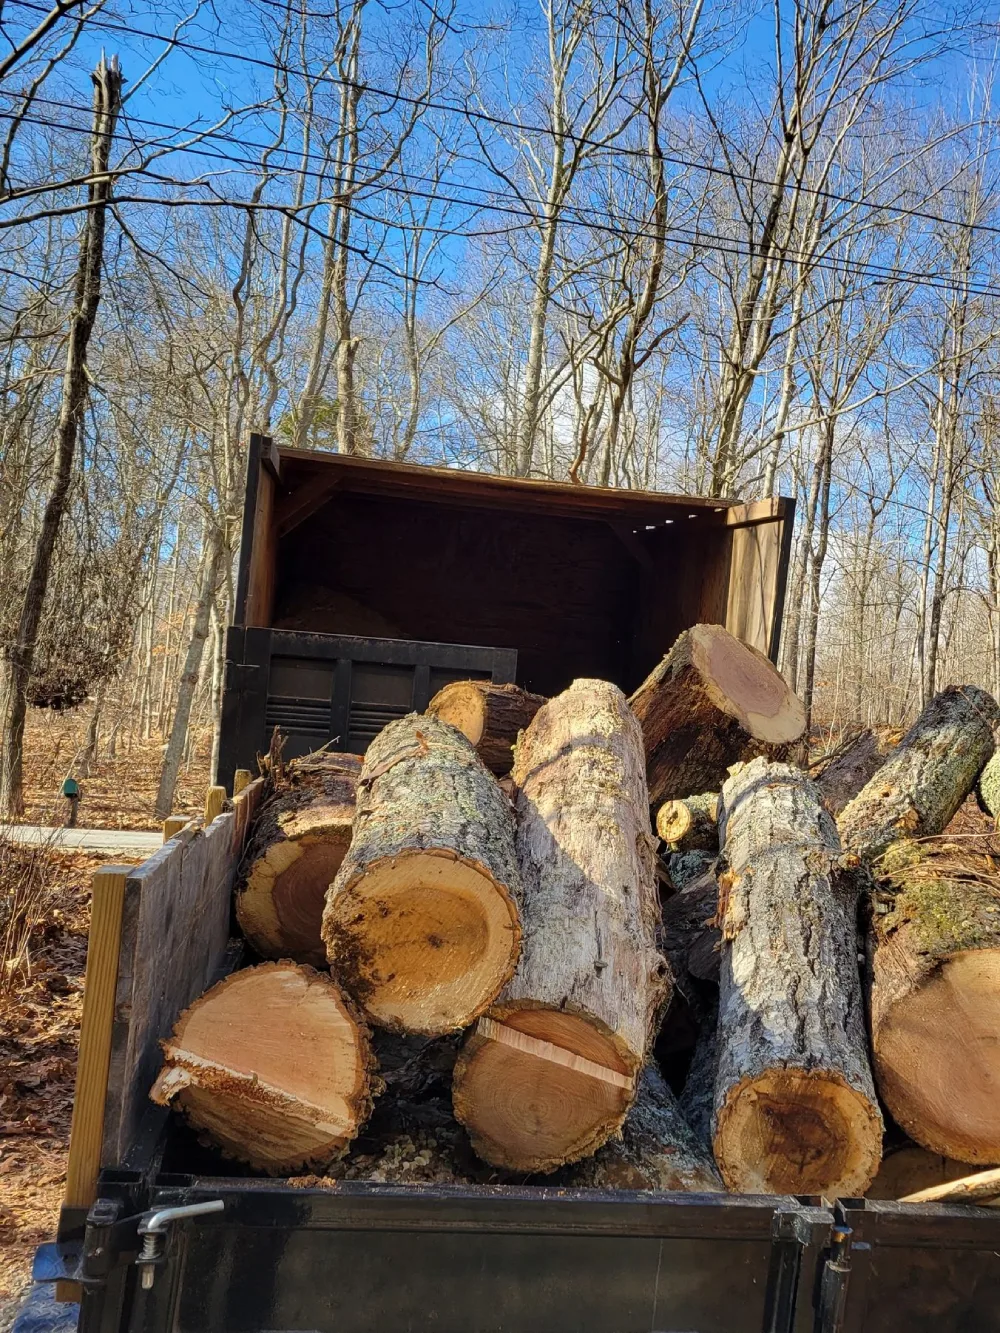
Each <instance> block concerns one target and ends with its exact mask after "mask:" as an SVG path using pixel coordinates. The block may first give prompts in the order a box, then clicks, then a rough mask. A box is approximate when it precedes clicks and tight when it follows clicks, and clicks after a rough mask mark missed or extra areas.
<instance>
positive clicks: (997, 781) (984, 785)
mask: <svg viewBox="0 0 1000 1333" xmlns="http://www.w3.org/2000/svg"><path fill="white" fill-rule="evenodd" d="M976 798H977V799H978V801H979V806H980V809H981V810H983V811H985V813H986V814H988V815H992V816H993V818H994V819H997V818H1000V754H998V753H994V754H993V755H991V756H990V758H989V759H988V760H987V763H986V767H985V768H984V769H983V771H982V772H981V773H980V775H979V781H978V782H977V783H976Z"/></svg>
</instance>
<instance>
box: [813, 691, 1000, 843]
mask: <svg viewBox="0 0 1000 1333" xmlns="http://www.w3.org/2000/svg"><path fill="white" fill-rule="evenodd" d="M998 726H1000V707H998V706H997V702H996V700H995V699H994V698H993V696H992V695H990V694H987V693H986V691H985V690H980V689H978V688H977V687H976V686H975V685H949V686H948V688H947V689H946V690H942V691H941V693H940V694H936V695H935V696H934V698H933V699H932V700H931V701H930V703H929V704H928V705H927V707H926V708H925V709H924V711H923V712H922V713H921V714H920V716H919V717H918V718H917V720H916V722H914V724H913V726H912V727H911V728H910V730H909V731H908V732H907V733H906V735H905V736H904V737H903V739H902V740H901V741H900V743H899V745H898V747H897V749H896V751H895V753H894V754H893V755H891V756H890V757H889V758H888V759H887V760H886V762H885V763H884V764H883V765H882V767H881V768H880V769H879V770H878V772H877V773H876V774H875V776H874V777H873V778H872V779H871V781H870V782H869V783H868V784H867V785H866V786H865V787H863V788H862V790H861V791H860V792H859V793H858V795H857V796H855V798H854V800H853V801H851V802H850V803H849V804H848V805H846V806H845V807H844V809H843V810H842V811H841V813H840V817H839V818H838V820H837V827H838V828H839V830H840V837H841V841H842V843H843V846H844V850H845V851H847V852H850V853H853V854H855V855H856V856H859V857H861V858H862V859H864V860H866V861H867V860H873V859H874V858H876V857H879V856H881V855H882V853H883V852H884V851H885V850H886V849H887V848H888V847H889V846H890V844H891V843H894V842H897V841H899V840H900V839H904V838H927V837H932V836H933V835H935V834H937V833H941V832H942V831H943V830H944V829H945V828H946V827H947V825H948V823H949V821H950V820H951V818H952V817H953V815H954V814H955V812H956V810H957V809H958V807H959V806H960V805H961V804H962V802H963V801H964V800H965V798H966V796H968V794H969V792H970V791H971V790H972V788H973V785H974V784H975V781H976V778H977V777H978V776H979V773H980V772H981V771H982V769H983V767H984V766H985V764H986V761H987V760H988V759H989V758H990V756H991V755H992V754H993V747H994V732H995V729H996V728H997V727H998Z"/></svg>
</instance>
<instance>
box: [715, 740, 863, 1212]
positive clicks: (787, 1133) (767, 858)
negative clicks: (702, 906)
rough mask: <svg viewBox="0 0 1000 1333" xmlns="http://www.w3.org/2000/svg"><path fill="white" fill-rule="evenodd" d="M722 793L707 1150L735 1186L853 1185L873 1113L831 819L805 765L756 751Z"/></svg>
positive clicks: (851, 1190) (847, 890)
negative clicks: (711, 1120) (718, 958)
mask: <svg viewBox="0 0 1000 1333" xmlns="http://www.w3.org/2000/svg"><path fill="white" fill-rule="evenodd" d="M722 803H723V813H722V823H721V828H722V833H723V855H724V858H725V860H726V862H727V863H728V870H727V871H726V872H725V874H723V875H722V876H721V877H720V881H719V908H720V920H721V925H722V937H723V945H722V966H721V972H720V986H719V1028H718V1046H719V1056H718V1069H717V1073H716V1082H715V1128H714V1146H715V1160H716V1162H717V1163H718V1165H719V1169H720V1170H721V1172H722V1176H723V1179H724V1180H725V1182H726V1184H727V1185H728V1186H729V1188H730V1189H733V1190H739V1191H742V1192H744V1193H750V1194H755V1193H758V1194H827V1195H831V1196H834V1195H838V1194H841V1195H857V1194H863V1193H864V1192H865V1190H866V1188H867V1187H868V1185H869V1183H870V1181H871V1180H872V1178H873V1177H874V1175H875V1173H876V1171H877V1170H878V1164H879V1159H880V1157H881V1148H882V1118H881V1115H880V1113H879V1109H878V1103H877V1102H876V1099H875V1089H874V1086H873V1084H872V1076H871V1071H870V1069H869V1065H868V1054H867V1041H866V1036H865V1030H864V1008H863V1004H862V994H861V981H860V976H859V971H858V935H857V925H856V909H857V896H856V892H855V891H854V889H853V887H852V886H853V880H852V877H851V876H849V875H848V874H847V873H846V872H843V871H842V870H841V869H840V866H839V864H838V858H839V855H840V844H839V841H838V838H837V830H836V827H835V825H834V823H833V820H832V818H831V816H830V815H829V814H828V812H827V811H826V810H825V808H824V807H823V805H822V804H821V801H820V797H819V793H818V791H817V790H816V787H815V786H814V784H813V783H811V782H810V781H809V780H808V778H807V777H806V776H805V774H804V773H802V772H801V771H799V770H797V769H795V768H792V767H790V766H789V765H786V764H771V763H768V762H767V761H766V760H764V759H756V760H754V761H753V762H751V763H749V764H747V765H745V766H744V767H742V768H740V769H739V770H737V771H736V772H735V773H734V775H733V776H732V777H730V778H729V780H728V781H727V782H726V784H725V785H724V787H723V789H722Z"/></svg>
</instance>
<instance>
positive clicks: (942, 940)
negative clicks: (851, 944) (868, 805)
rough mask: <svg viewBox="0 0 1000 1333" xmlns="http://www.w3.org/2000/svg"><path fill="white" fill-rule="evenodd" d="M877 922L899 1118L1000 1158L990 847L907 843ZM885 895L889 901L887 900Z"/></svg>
mask: <svg viewBox="0 0 1000 1333" xmlns="http://www.w3.org/2000/svg"><path fill="white" fill-rule="evenodd" d="M882 870H883V873H884V875H885V879H884V880H883V881H882V885H881V887H883V888H887V889H889V890H891V891H894V893H893V901H892V909H891V910H890V911H889V912H887V913H885V914H877V915H875V917H874V920H873V928H872V932H873V939H872V943H873V945H874V951H873V959H872V968H871V971H872V985H871V1016H872V1044H873V1049H874V1052H875V1075H876V1079H877V1082H878V1087H879V1092H880V1093H881V1095H882V1099H883V1101H884V1102H885V1104H886V1106H887V1107H888V1109H889V1111H890V1112H891V1113H892V1116H893V1118H894V1119H895V1120H896V1121H897V1122H898V1123H899V1124H900V1125H901V1126H902V1128H903V1129H904V1130H905V1131H906V1132H907V1134H909V1135H910V1137H911V1138H912V1139H914V1140H915V1141H916V1142H917V1143H919V1144H921V1145H922V1146H923V1147H924V1148H927V1149H928V1150H929V1151H931V1152H933V1153H939V1154H940V1155H941V1156H944V1157H951V1158H955V1159H957V1160H958V1161H961V1162H973V1163H978V1164H981V1165H984V1166H986V1165H993V1164H995V1163H997V1162H1000V1041H998V1033H1000V894H998V892H997V888H996V878H995V871H994V868H993V865H992V862H991V860H990V858H989V857H987V856H985V855H983V854H981V853H978V852H974V851H971V850H969V849H968V847H964V846H962V845H960V844H948V843H933V842H930V843H926V842H925V843H902V844H897V845H896V846H894V847H892V848H890V850H889V852H888V853H887V855H886V856H885V858H884V859H883V863H882ZM877 905H878V904H877Z"/></svg>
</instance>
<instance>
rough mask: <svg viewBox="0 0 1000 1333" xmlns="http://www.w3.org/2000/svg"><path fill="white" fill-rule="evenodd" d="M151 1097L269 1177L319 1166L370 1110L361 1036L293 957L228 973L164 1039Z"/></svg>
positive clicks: (366, 1046)
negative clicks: (179, 1114) (160, 1062)
mask: <svg viewBox="0 0 1000 1333" xmlns="http://www.w3.org/2000/svg"><path fill="white" fill-rule="evenodd" d="M163 1053H164V1058H165V1064H164V1066H163V1069H162V1071H161V1073H160V1076H159V1078H157V1080H156V1082H155V1084H154V1085H153V1088H152V1091H151V1092H150V1094H149V1095H150V1097H151V1098H152V1099H153V1101H154V1102H157V1103H158V1104H159V1105H161V1106H168V1105H171V1104H173V1105H175V1106H176V1107H177V1108H178V1109H179V1110H181V1111H182V1112H183V1113H184V1115H185V1116H186V1117H187V1119H188V1120H189V1121H190V1122H191V1124H192V1125H193V1126H194V1128H195V1129H196V1130H198V1131H200V1133H201V1134H202V1136H203V1137H204V1138H205V1139H206V1140H207V1141H208V1142H211V1143H213V1144H215V1145H216V1146H217V1147H219V1148H221V1149H222V1151H223V1152H224V1153H225V1154H226V1155H227V1156H229V1157H234V1158H236V1159H238V1160H239V1161H242V1162H248V1163H249V1164H250V1165H251V1166H253V1167H256V1168H258V1169H260V1170H263V1171H267V1172H269V1173H270V1174H271V1175H286V1174H288V1173H289V1172H291V1171H297V1170H299V1169H301V1168H304V1167H309V1166H313V1167H319V1166H324V1165H326V1164H327V1163H328V1162H330V1161H331V1160H332V1159H334V1158H335V1157H338V1156H339V1155H340V1154H341V1153H342V1152H343V1151H344V1150H345V1149H346V1148H347V1146H348V1144H349V1143H350V1141H351V1140H352V1139H353V1138H354V1136H355V1135H356V1134H357V1132H358V1129H359V1128H360V1126H361V1125H362V1124H363V1123H364V1121H365V1120H366V1119H367V1118H368V1115H369V1114H370V1112H371V1108H372V1101H371V1094H372V1091H373V1088H372V1077H371V1069H372V1064H373V1061H372V1056H371V1047H370V1043H369V1036H368V1031H367V1029H366V1028H365V1027H364V1025H363V1024H362V1023H359V1021H358V1020H357V1018H356V1017H355V1016H354V1011H353V1009H352V1007H351V1005H350V1003H349V1002H348V1001H347V1000H346V999H345V997H344V996H343V995H342V994H341V992H340V990H339V988H338V987H337V986H336V985H335V984H334V982H332V981H331V980H330V978H329V977H328V976H326V975H324V974H323V973H320V972H316V971H314V970H313V969H312V968H311V967H301V966H298V965H296V964H295V963H291V962H277V963H261V964H259V965H258V966H257V967H251V968H246V969H245V970H244V971H242V972H234V973H233V974H232V976H229V977H227V978H226V979H225V980H224V981H221V982H219V984H218V985H217V986H213V987H212V989H211V990H209V991H207V992H206V993H205V994H204V995H203V996H202V997H201V998H200V999H198V1000H196V1001H195V1002H194V1004H193V1005H191V1007H190V1008H189V1009H187V1010H186V1011H185V1012H184V1013H183V1014H182V1015H181V1017H180V1019H179V1020H178V1022H177V1025H176V1027H175V1028H174V1032H173V1035H172V1036H171V1037H170V1038H169V1040H167V1041H165V1042H164V1043H163Z"/></svg>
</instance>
